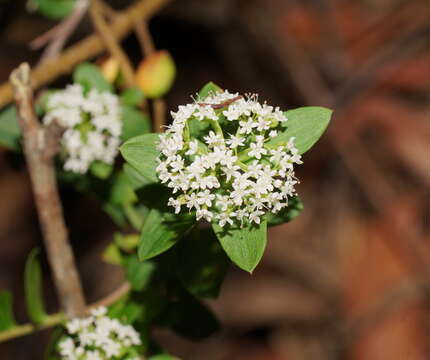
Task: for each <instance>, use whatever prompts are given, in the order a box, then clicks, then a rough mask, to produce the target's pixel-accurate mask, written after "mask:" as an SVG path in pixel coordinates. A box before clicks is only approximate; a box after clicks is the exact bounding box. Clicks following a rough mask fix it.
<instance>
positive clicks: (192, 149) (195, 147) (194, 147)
mask: <svg viewBox="0 0 430 360" xmlns="http://www.w3.org/2000/svg"><path fill="white" fill-rule="evenodd" d="M198 148H199V143H198V142H197V140H193V141H190V143H189V149H188V151H187V152H186V153H185V155H194V154H195V153H196V152H197V150H198Z"/></svg>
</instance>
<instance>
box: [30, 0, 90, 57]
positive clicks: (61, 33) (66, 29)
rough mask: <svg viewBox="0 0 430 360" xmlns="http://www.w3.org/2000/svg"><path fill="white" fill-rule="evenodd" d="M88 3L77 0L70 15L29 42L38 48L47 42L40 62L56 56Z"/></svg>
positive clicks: (83, 13)
mask: <svg viewBox="0 0 430 360" xmlns="http://www.w3.org/2000/svg"><path fill="white" fill-rule="evenodd" d="M88 4H89V0H78V1H77V2H76V5H75V9H74V11H73V12H72V14H70V16H68V17H67V18H66V19H65V20H63V21H62V22H61V23H60V24H58V25H57V26H55V27H54V28H52V29H51V30H50V31H48V32H46V33H45V34H43V35H42V36H40V37H38V38H36V39H34V40H33V41H32V42H31V43H30V47H32V48H33V49H38V48H41V47H43V46H45V45H48V44H49V45H48V46H47V47H46V49H45V50H44V52H43V54H42V56H41V58H40V63H42V62H44V61H46V60H48V59H56V58H57V57H58V55H59V54H60V52H61V50H62V49H63V47H64V45H65V44H66V42H67V40H68V39H69V37H70V36H71V35H72V34H73V32H74V31H75V30H76V27H77V26H78V25H79V23H80V22H81V20H82V18H83V17H84V16H85V14H86V13H87V10H88Z"/></svg>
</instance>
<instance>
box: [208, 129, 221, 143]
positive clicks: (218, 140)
mask: <svg viewBox="0 0 430 360" xmlns="http://www.w3.org/2000/svg"><path fill="white" fill-rule="evenodd" d="M204 139H205V142H206V144H208V145H209V146H216V145H221V144H222V143H223V139H222V137H221V136H219V135H216V134H215V133H214V132H213V131H209V135H208V136H205V137H204Z"/></svg>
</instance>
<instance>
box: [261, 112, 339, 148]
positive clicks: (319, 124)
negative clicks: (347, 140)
mask: <svg viewBox="0 0 430 360" xmlns="http://www.w3.org/2000/svg"><path fill="white" fill-rule="evenodd" d="M285 115H286V116H287V118H288V121H287V123H286V126H287V129H286V130H285V131H283V132H282V133H280V134H279V135H278V136H277V137H275V138H273V139H272V140H270V141H269V144H272V145H275V144H278V143H287V142H288V140H290V138H292V137H295V142H294V144H295V146H296V148H297V149H298V150H299V153H300V154H303V153H305V152H306V151H308V150H309V149H310V148H311V147H312V146H313V145H314V144H315V143H316V142H317V141H318V139H319V138H320V137H321V135H322V134H323V133H324V131H325V130H326V128H327V126H328V124H329V122H330V119H331V115H332V110H330V109H327V108H323V107H317V106H308V107H302V108H298V109H294V110H290V111H287V112H286V113H285Z"/></svg>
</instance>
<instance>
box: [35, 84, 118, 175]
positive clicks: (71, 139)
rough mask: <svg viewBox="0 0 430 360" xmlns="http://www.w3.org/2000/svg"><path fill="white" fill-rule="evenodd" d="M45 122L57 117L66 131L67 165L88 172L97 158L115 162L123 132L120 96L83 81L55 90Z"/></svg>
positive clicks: (73, 170)
mask: <svg viewBox="0 0 430 360" xmlns="http://www.w3.org/2000/svg"><path fill="white" fill-rule="evenodd" d="M47 109H48V110H47V112H46V115H45V117H44V119H43V122H44V123H45V124H49V123H51V122H53V121H56V122H57V123H58V124H59V125H60V126H62V127H63V128H64V129H65V131H64V134H63V137H62V139H61V145H62V149H63V152H64V153H65V155H66V159H65V162H64V169H65V170H69V171H72V172H75V173H81V174H83V173H85V172H86V171H87V170H88V168H89V167H90V165H91V163H92V162H93V161H96V160H99V161H102V162H104V163H107V164H112V163H113V162H114V159H115V157H116V155H117V154H118V147H119V145H120V136H121V133H122V121H121V110H120V106H119V100H118V97H117V96H116V95H114V94H111V93H109V92H99V91H97V90H96V89H91V90H90V91H89V92H88V93H87V94H85V93H84V89H83V88H82V86H81V85H79V84H73V85H69V86H67V87H66V89H65V90H62V91H58V92H55V93H53V94H52V95H51V96H50V97H49V99H48V103H47Z"/></svg>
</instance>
